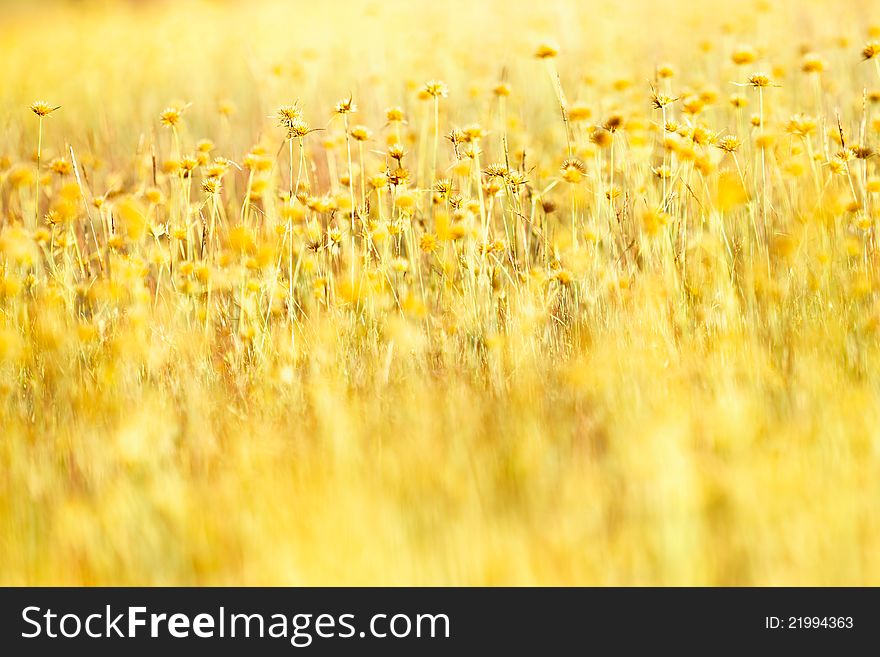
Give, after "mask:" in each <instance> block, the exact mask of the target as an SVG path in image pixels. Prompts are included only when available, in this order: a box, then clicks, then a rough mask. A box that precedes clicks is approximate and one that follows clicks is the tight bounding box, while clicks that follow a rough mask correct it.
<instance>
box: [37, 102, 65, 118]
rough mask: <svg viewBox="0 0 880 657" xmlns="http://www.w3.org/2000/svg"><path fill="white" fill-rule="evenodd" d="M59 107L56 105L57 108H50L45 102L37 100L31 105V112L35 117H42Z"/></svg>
mask: <svg viewBox="0 0 880 657" xmlns="http://www.w3.org/2000/svg"><path fill="white" fill-rule="evenodd" d="M60 107H61V105H58V106H57V107H52V106H51V105H50V104H49V103H47V102H46V101H45V100H38V101H36V102H35V103H33V104H31V112H33V113H34V114H36V115H37V116H40V117H43V116H47V115H49V114H51V113H52V112H54V111H55V110H57V109H59V108H60Z"/></svg>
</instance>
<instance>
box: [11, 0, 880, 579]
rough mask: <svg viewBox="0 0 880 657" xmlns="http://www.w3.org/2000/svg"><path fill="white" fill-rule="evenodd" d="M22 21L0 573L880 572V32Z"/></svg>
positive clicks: (728, 6) (673, 5)
mask: <svg viewBox="0 0 880 657" xmlns="http://www.w3.org/2000/svg"><path fill="white" fill-rule="evenodd" d="M0 12H2V15H3V19H2V22H0V62H2V67H3V73H4V83H3V85H2V86H0V108H2V114H0V117H2V133H0V555H2V556H0V584H5V585H11V584H28V585H30V584H76V585H80V584H82V585H93V584H105V585H106V584H112V585H122V584H150V585H152V584H156V585H169V584H187V585H189V584H198V585H202V584H269V585H274V584H293V585H300V584H303V585H315V584H318V585H326V584H357V585H360V584H388V585H398V584H415V585H425V584H437V585H447V584H456V585H508V584H526V585H532V584H549V585H568V584H588V585H681V584H692V585H782V584H787V585H839V584H851V585H852V584H855V585H862V584H873V585H877V584H880V510H878V506H877V503H878V500H880V476H878V474H880V348H878V333H880V253H878V247H880V244H878V236H877V226H878V219H880V158H878V156H877V154H876V153H875V152H874V150H873V149H874V148H875V147H876V146H877V145H878V143H880V11H878V7H877V5H876V4H874V3H871V2H867V1H864V2H845V3H839V2H833V1H832V0H827V1H826V0H781V1H778V2H777V1H767V2H761V1H758V2H755V1H754V0H745V1H744V2H726V1H725V2H722V1H717V0H715V1H713V0H709V1H708V2H703V3H697V2H685V1H684V0H668V1H667V2H663V3H657V2H653V1H652V0H631V1H621V2H611V1H610V0H607V1H606V0H602V1H599V2H577V1H575V0H542V2H535V3H526V2H514V1H512V0H506V1H505V0H489V1H487V2H421V1H419V2H412V1H410V2H403V1H397V0H385V1H382V2H379V1H369V2H360V1H353V2H342V1H339V0H337V1H333V0H325V1H324V2H273V1H257V2H187V1H183V2H149V3H146V2H144V3H135V2H128V3H125V2H118V3H117V2H84V3H63V2H34V3H10V2H5V3H2V4H0ZM56 108H57V109H56Z"/></svg>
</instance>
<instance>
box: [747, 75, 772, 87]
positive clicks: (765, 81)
mask: <svg viewBox="0 0 880 657" xmlns="http://www.w3.org/2000/svg"><path fill="white" fill-rule="evenodd" d="M749 84H750V85H752V86H753V87H755V88H756V89H760V88H763V87H769V86H770V84H771V83H770V76H768V75H767V74H766V73H754V74H752V75H750V76H749Z"/></svg>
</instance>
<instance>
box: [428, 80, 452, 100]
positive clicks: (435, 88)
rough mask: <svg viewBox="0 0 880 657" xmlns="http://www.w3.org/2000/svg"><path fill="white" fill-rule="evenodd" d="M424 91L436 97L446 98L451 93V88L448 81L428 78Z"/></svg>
mask: <svg viewBox="0 0 880 657" xmlns="http://www.w3.org/2000/svg"><path fill="white" fill-rule="evenodd" d="M424 91H425V93H426V94H428V95H429V96H432V97H434V98H446V96H447V95H449V89H448V87H447V86H446V83H445V82H443V81H441V80H428V82H426V83H425V88H424Z"/></svg>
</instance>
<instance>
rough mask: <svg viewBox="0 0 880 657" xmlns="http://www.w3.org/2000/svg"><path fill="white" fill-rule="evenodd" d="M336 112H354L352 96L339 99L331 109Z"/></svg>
mask: <svg viewBox="0 0 880 657" xmlns="http://www.w3.org/2000/svg"><path fill="white" fill-rule="evenodd" d="M333 111H334V112H336V114H354V113H355V112H357V105H356V104H355V103H354V99H353V98H352V96H349V97H348V98H345V99H343V100H340V101H339V102H338V103H336V106H335V107H334V109H333Z"/></svg>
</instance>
